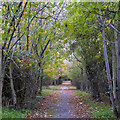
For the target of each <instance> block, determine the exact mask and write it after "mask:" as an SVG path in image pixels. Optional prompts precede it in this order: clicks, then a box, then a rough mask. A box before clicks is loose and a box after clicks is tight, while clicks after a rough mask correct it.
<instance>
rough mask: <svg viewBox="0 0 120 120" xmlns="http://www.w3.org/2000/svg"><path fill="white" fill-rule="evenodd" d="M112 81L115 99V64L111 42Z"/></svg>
mask: <svg viewBox="0 0 120 120" xmlns="http://www.w3.org/2000/svg"><path fill="white" fill-rule="evenodd" d="M112 81H113V96H114V99H115V100H116V66H115V51H114V45H113V44H112Z"/></svg>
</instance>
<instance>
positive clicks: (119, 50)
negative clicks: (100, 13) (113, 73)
mask: <svg viewBox="0 0 120 120" xmlns="http://www.w3.org/2000/svg"><path fill="white" fill-rule="evenodd" d="M118 16H119V18H118V30H119V31H120V0H119V10H118ZM117 73H118V74H117V76H118V77H117V78H118V79H117V82H118V115H119V118H120V33H119V34H118V55H117Z"/></svg>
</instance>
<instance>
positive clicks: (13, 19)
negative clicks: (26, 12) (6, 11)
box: [2, 2, 22, 49]
mask: <svg viewBox="0 0 120 120" xmlns="http://www.w3.org/2000/svg"><path fill="white" fill-rule="evenodd" d="M21 5H22V2H20V4H19V5H18V9H17V10H16V12H15V14H14V16H13V18H12V20H11V23H10V26H12V23H13V22H14V21H15V15H16V14H17V12H18V10H19V8H20V6H21ZM9 33H10V28H9V30H8V32H7V35H8V34H9ZM5 39H6V42H7V37H6V38H5ZM6 42H5V43H4V45H3V46H2V49H4V48H5V46H6Z"/></svg>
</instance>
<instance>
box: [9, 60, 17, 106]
mask: <svg viewBox="0 0 120 120" xmlns="http://www.w3.org/2000/svg"><path fill="white" fill-rule="evenodd" d="M9 70H10V87H11V90H12V99H13V105H14V106H16V104H17V100H16V93H15V89H14V83H13V76H12V62H11V61H10V67H9Z"/></svg>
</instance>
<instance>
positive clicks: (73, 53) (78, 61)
mask: <svg viewBox="0 0 120 120" xmlns="http://www.w3.org/2000/svg"><path fill="white" fill-rule="evenodd" d="M73 55H74V57H75V59H76V60H77V61H78V62H81V61H80V60H79V59H78V58H77V57H76V56H75V54H74V53H73Z"/></svg>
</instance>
